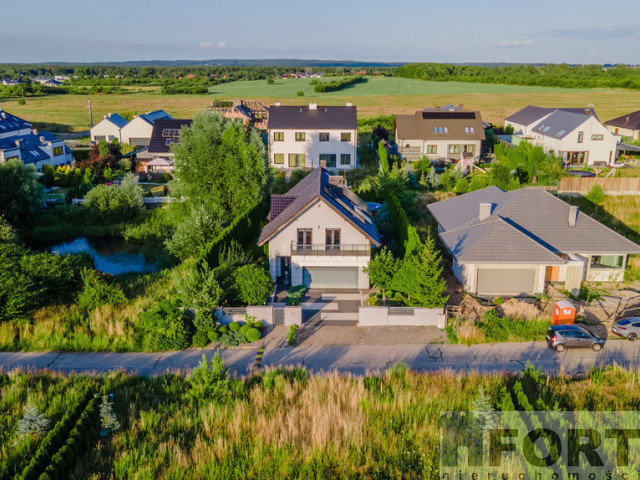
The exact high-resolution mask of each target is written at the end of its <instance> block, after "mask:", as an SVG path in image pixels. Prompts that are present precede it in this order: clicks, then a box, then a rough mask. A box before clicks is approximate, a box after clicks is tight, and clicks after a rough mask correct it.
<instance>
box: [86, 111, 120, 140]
mask: <svg viewBox="0 0 640 480" xmlns="http://www.w3.org/2000/svg"><path fill="white" fill-rule="evenodd" d="M114 138H116V139H118V142H120V143H122V135H121V128H120V127H118V126H117V125H116V124H114V123H112V122H111V120H109V118H108V116H105V118H104V119H103V120H102V121H101V122H100V123H98V124H97V125H94V126H93V128H92V129H91V140H92V141H94V142H99V141H102V140H104V141H106V142H111V140H113V139H114Z"/></svg>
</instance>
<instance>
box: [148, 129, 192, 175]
mask: <svg viewBox="0 0 640 480" xmlns="http://www.w3.org/2000/svg"><path fill="white" fill-rule="evenodd" d="M189 125H191V120H180V119H175V118H161V119H159V120H156V121H155V122H154V124H153V130H152V132H151V140H150V141H149V149H148V151H147V153H148V155H147V156H146V158H141V157H140V156H138V164H137V166H136V170H142V171H144V172H145V173H157V172H168V173H171V172H172V171H173V159H172V157H173V153H171V145H173V144H176V143H180V129H181V128H182V127H184V126H189Z"/></svg>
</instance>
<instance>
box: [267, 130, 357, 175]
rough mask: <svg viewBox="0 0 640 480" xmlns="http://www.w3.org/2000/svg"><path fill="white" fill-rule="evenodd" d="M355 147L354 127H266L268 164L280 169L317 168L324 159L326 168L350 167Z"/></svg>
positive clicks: (348, 168)
mask: <svg viewBox="0 0 640 480" xmlns="http://www.w3.org/2000/svg"><path fill="white" fill-rule="evenodd" d="M321 137H322V139H321ZM357 147H358V131H357V129H353V130H329V129H325V130H303V129H290V130H287V129H270V130H269V164H270V165H271V166H272V167H275V168H280V169H289V168H317V167H319V166H320V161H321V160H325V161H327V169H331V170H350V169H352V168H356V166H357ZM300 155H303V156H304V157H300Z"/></svg>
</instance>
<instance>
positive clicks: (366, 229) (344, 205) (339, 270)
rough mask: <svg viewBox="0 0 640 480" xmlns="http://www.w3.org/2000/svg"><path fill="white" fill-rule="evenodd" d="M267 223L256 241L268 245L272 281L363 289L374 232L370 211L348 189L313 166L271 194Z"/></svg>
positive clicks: (374, 243)
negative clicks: (283, 190)
mask: <svg viewBox="0 0 640 480" xmlns="http://www.w3.org/2000/svg"><path fill="white" fill-rule="evenodd" d="M268 219H269V223H267V224H266V225H265V227H264V228H263V230H262V232H261V234H260V238H259V240H258V245H259V246H262V245H265V244H268V245H269V271H270V273H271V278H272V279H273V281H274V282H278V283H281V284H284V285H305V286H307V287H310V288H318V289H360V290H364V289H368V288H369V278H368V276H367V274H366V273H364V272H363V268H365V267H367V266H368V265H369V261H370V259H371V247H372V246H380V237H379V235H378V231H377V229H376V226H375V223H374V221H373V218H372V216H371V212H370V211H369V208H368V206H367V204H366V203H365V202H363V201H362V200H361V199H360V198H359V197H358V196H357V195H355V194H354V193H353V192H351V190H349V189H348V188H346V187H343V186H341V185H339V184H337V183H336V182H333V181H332V177H331V176H330V174H329V172H328V171H327V170H326V169H324V168H322V167H319V168H316V169H315V170H313V171H312V172H311V173H310V174H309V175H307V176H306V177H305V178H304V179H302V180H301V181H300V183H298V184H297V185H295V186H294V187H293V188H292V189H291V190H290V191H289V192H287V193H286V194H284V195H271V211H270V212H269V217H268Z"/></svg>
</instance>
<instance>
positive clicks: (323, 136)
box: [320, 132, 329, 142]
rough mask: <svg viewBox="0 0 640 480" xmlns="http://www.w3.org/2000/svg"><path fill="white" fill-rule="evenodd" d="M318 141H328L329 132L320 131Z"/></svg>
mask: <svg viewBox="0 0 640 480" xmlns="http://www.w3.org/2000/svg"><path fill="white" fill-rule="evenodd" d="M320 141H321V142H328V141H329V132H320Z"/></svg>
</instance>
